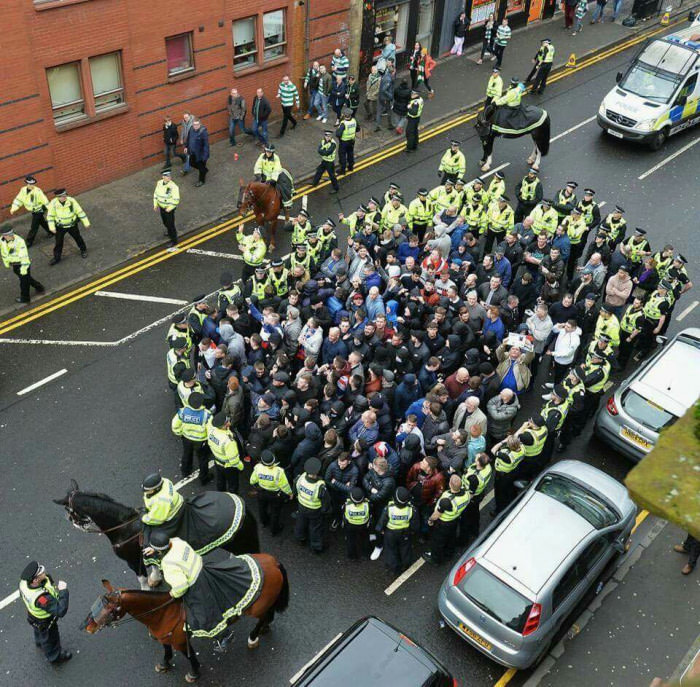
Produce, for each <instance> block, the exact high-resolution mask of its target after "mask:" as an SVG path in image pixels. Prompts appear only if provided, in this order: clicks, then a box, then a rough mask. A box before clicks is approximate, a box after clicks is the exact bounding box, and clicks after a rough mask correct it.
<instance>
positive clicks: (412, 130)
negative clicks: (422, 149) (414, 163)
mask: <svg viewBox="0 0 700 687" xmlns="http://www.w3.org/2000/svg"><path fill="white" fill-rule="evenodd" d="M431 93H432V91H431ZM422 114H423V98H421V97H420V93H418V91H411V102H410V103H409V104H408V110H407V111H406V116H407V117H408V121H407V123H406V152H407V153H412V152H413V151H414V150H416V149H417V148H418V143H419V140H418V139H419V137H418V127H419V126H420V117H421V115H422Z"/></svg>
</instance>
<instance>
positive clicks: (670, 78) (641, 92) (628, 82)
mask: <svg viewBox="0 0 700 687" xmlns="http://www.w3.org/2000/svg"><path fill="white" fill-rule="evenodd" d="M680 81H681V77H680V76H679V75H678V74H671V73H669V72H662V71H658V70H655V69H652V68H651V67H648V66H646V65H645V64H642V63H641V62H637V63H636V64H635V65H634V66H633V67H632V69H630V70H629V71H628V72H627V75H626V76H625V78H624V79H623V80H622V81H621V82H620V87H621V88H624V89H625V90H626V91H629V92H630V93H634V94H635V95H638V96H639V97H640V98H646V99H647V100H651V101H652V102H655V103H667V102H669V100H671V98H672V97H673V94H674V93H675V92H676V88H678V84H679V83H680Z"/></svg>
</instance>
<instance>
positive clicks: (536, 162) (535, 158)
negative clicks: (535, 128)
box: [527, 138, 542, 171]
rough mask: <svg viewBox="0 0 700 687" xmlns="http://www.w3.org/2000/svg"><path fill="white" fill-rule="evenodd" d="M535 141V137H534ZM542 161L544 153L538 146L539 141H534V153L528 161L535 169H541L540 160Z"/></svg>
mask: <svg viewBox="0 0 700 687" xmlns="http://www.w3.org/2000/svg"><path fill="white" fill-rule="evenodd" d="M533 141H534V138H533ZM541 161H542V154H541V153H540V149H539V148H538V146H537V141H535V142H534V144H533V146H532V155H531V156H530V157H529V158H528V160H527V163H528V164H529V165H531V166H532V168H533V169H536V170H538V171H539V169H540V162H541Z"/></svg>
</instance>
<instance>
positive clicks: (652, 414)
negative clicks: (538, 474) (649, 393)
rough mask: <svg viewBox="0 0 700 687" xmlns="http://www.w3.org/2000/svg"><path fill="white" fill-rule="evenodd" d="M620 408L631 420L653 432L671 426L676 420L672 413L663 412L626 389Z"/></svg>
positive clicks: (659, 407) (658, 407) (642, 397)
mask: <svg viewBox="0 0 700 687" xmlns="http://www.w3.org/2000/svg"><path fill="white" fill-rule="evenodd" d="M622 407H623V408H624V409H625V412H626V413H627V414H628V415H629V416H630V417H631V418H632V419H633V420H636V421H637V422H639V423H640V424H642V425H644V426H645V427H648V428H649V429H651V430H653V431H654V432H658V431H659V430H661V429H663V428H664V427H668V426H669V425H672V424H673V423H674V422H675V421H676V420H677V419H678V418H676V416H675V415H674V414H673V413H669V412H668V410H664V409H663V408H662V407H661V406H659V405H657V404H656V403H652V402H651V401H649V400H648V399H646V398H644V396H640V395H639V394H638V393H637V392H636V391H632V389H628V390H627V391H626V392H625V394H624V395H623V396H622Z"/></svg>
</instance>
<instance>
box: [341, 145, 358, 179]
mask: <svg viewBox="0 0 700 687" xmlns="http://www.w3.org/2000/svg"><path fill="white" fill-rule="evenodd" d="M338 161H339V163H340V173H341V174H345V168H346V167H347V169H348V170H349V171H350V172H352V170H353V169H354V168H355V141H354V140H352V141H340V143H339V144H338Z"/></svg>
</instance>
